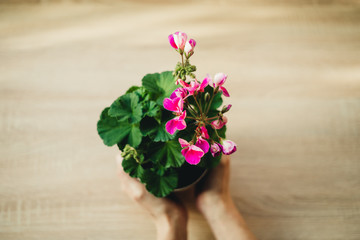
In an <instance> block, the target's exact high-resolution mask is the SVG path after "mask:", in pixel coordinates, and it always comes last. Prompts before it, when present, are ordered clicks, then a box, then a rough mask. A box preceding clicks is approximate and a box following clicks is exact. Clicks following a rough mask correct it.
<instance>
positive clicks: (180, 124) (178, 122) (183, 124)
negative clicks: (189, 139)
mask: <svg viewBox="0 0 360 240" xmlns="http://www.w3.org/2000/svg"><path fill="white" fill-rule="evenodd" d="M175 121H176V123H175V124H176V125H175V127H176V129H177V130H184V129H185V128H186V122H185V120H179V119H176V120H175Z"/></svg>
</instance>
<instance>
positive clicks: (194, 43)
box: [189, 39, 196, 48]
mask: <svg viewBox="0 0 360 240" xmlns="http://www.w3.org/2000/svg"><path fill="white" fill-rule="evenodd" d="M189 43H190V45H191V46H192V48H194V47H195V46H196V41H195V40H194V39H190V40H189Z"/></svg>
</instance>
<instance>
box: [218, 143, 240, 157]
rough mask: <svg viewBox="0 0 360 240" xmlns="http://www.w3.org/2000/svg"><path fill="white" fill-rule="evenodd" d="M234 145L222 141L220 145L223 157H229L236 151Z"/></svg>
mask: <svg viewBox="0 0 360 240" xmlns="http://www.w3.org/2000/svg"><path fill="white" fill-rule="evenodd" d="M236 149H237V147H236V143H234V142H233V141H231V140H224V141H223V144H222V151H223V153H224V154H225V155H230V154H232V153H234V152H235V151H236Z"/></svg>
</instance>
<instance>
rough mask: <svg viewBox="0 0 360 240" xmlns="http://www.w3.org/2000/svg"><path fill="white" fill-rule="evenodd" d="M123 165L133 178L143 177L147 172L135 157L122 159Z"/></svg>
mask: <svg viewBox="0 0 360 240" xmlns="http://www.w3.org/2000/svg"><path fill="white" fill-rule="evenodd" d="M122 166H123V168H124V171H125V172H126V173H128V174H129V175H130V176H131V177H133V178H140V179H141V178H142V177H143V174H144V172H145V170H144V168H143V167H142V166H141V164H139V163H138V162H136V160H135V159H134V158H130V159H127V160H125V159H124V160H123V161H122Z"/></svg>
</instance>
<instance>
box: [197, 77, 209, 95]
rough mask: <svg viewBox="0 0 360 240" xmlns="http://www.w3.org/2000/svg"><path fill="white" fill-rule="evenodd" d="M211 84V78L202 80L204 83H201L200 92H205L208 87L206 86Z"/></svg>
mask: <svg viewBox="0 0 360 240" xmlns="http://www.w3.org/2000/svg"><path fill="white" fill-rule="evenodd" d="M208 84H209V79H208V78H207V77H206V78H205V79H204V80H203V81H202V83H201V85H200V90H199V91H200V92H203V91H204V89H205V88H206V86H207V85H208Z"/></svg>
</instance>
